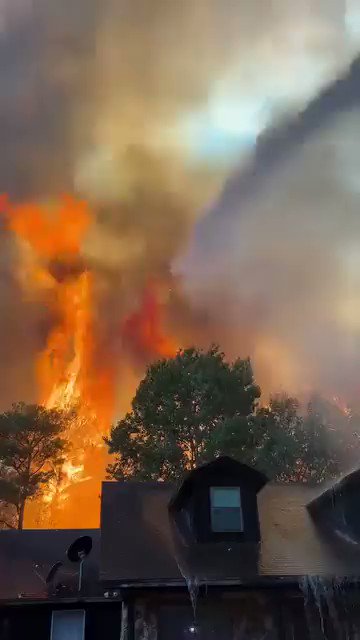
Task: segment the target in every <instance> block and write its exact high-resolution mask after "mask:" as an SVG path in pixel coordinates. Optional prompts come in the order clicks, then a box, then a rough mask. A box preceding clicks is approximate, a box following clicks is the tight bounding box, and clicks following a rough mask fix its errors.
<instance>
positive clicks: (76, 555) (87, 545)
mask: <svg viewBox="0 0 360 640" xmlns="http://www.w3.org/2000/svg"><path fill="white" fill-rule="evenodd" d="M91 549H92V539H91V538H90V536H81V538H77V539H76V540H74V542H73V543H72V544H71V545H70V547H69V548H68V550H67V552H66V555H67V557H68V558H69V560H70V562H82V561H83V560H85V558H86V556H88V555H89V553H90V551H91Z"/></svg>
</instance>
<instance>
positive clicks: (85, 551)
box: [66, 536, 92, 591]
mask: <svg viewBox="0 0 360 640" xmlns="http://www.w3.org/2000/svg"><path fill="white" fill-rule="evenodd" d="M91 549H92V539H91V537H90V536H81V538H77V539H76V540H74V542H73V543H72V544H71V545H70V547H69V548H68V550H67V553H66V555H67V557H68V559H69V560H70V562H79V563H80V568H79V582H78V591H81V586H82V577H83V564H84V560H85V559H86V558H87V556H88V555H89V553H90V551H91Z"/></svg>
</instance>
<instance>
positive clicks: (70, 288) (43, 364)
mask: <svg viewBox="0 0 360 640" xmlns="http://www.w3.org/2000/svg"><path fill="white" fill-rule="evenodd" d="M1 210H2V211H3V212H4V213H5V215H6V221H7V225H8V227H9V228H10V229H11V230H12V231H13V232H14V234H15V235H16V237H17V239H18V241H19V243H20V244H21V243H22V244H23V245H24V244H25V245H27V246H28V247H30V249H31V251H32V254H33V257H34V260H33V263H32V272H31V274H30V285H31V286H33V287H34V288H35V289H36V290H40V291H41V292H42V293H43V295H44V299H45V301H46V303H47V305H48V306H49V307H50V310H51V313H52V315H53V316H54V318H55V322H54V325H53V327H52V329H51V331H50V332H49V335H48V337H47V342H46V345H45V348H44V349H43V351H42V352H41V353H40V354H39V355H38V357H37V359H36V363H35V372H36V379H37V383H38V393H39V402H40V403H41V404H44V405H45V406H47V407H49V408H50V407H58V408H60V409H64V410H68V409H76V419H74V420H73V422H72V423H71V425H70V427H69V431H68V434H67V437H68V440H69V444H70V446H71V449H70V451H69V454H68V456H67V459H66V461H65V464H64V466H63V468H62V470H61V473H59V475H58V481H57V482H54V485H53V486H52V487H51V488H50V490H49V491H48V493H47V495H46V496H45V501H44V502H45V503H46V509H45V512H44V510H43V514H44V513H45V516H43V517H41V516H40V518H39V511H41V508H40V505H39V503H36V502H35V503H33V505H29V508H28V509H27V515H26V521H27V522H26V524H27V526H47V525H49V524H51V525H53V526H54V525H56V526H98V522H99V502H98V500H97V496H98V494H99V483H100V481H101V480H102V479H103V477H104V474H105V465H106V454H105V450H104V447H102V435H103V434H104V433H106V432H107V430H108V428H109V426H110V424H111V421H112V419H113V414H114V406H115V381H116V368H115V365H114V363H108V362H107V363H105V364H104V365H102V364H101V361H99V353H98V347H99V345H98V344H97V335H96V327H95V316H94V313H93V310H94V274H93V273H91V272H90V271H89V269H87V268H86V266H85V264H84V261H83V259H82V253H81V250H82V243H83V240H84V237H85V234H86V232H87V230H88V228H89V226H90V224H91V222H92V215H91V212H90V210H89V208H88V206H87V204H86V203H84V202H80V201H78V200H75V199H74V198H72V197H69V196H64V197H63V198H62V199H61V200H60V202H59V203H58V204H57V205H56V206H51V207H50V206H41V205H39V204H36V203H27V204H18V205H12V204H11V203H10V202H9V200H8V199H7V197H6V196H4V197H0V211H1ZM163 325H164V305H163V304H161V303H160V301H159V289H158V288H156V287H155V286H154V283H152V285H151V286H149V287H148V288H147V290H146V291H145V293H144V296H143V299H142V301H141V304H140V308H139V309H138V310H137V311H136V312H134V313H133V314H131V315H130V316H129V317H128V318H127V320H126V321H125V323H124V325H123V328H122V339H123V341H124V342H125V343H126V347H127V348H128V349H129V350H130V353H131V354H132V355H135V356H137V357H138V358H139V359H140V360H141V363H142V364H143V363H144V362H148V361H150V360H152V359H156V358H158V357H172V356H174V355H175V354H176V352H177V345H176V343H175V342H174V341H173V340H172V339H171V338H169V337H167V336H166V334H165V332H164V329H163ZM79 504H82V508H81V509H79ZM85 510H86V514H85V513H84V511H85ZM79 514H80V515H79ZM52 518H54V519H55V520H52ZM79 518H80V520H79ZM49 520H50V522H49Z"/></svg>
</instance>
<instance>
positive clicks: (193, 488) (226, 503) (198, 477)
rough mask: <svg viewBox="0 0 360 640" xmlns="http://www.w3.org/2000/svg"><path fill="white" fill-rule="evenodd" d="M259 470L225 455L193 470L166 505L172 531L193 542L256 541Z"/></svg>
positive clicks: (263, 481) (262, 482) (263, 480)
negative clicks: (173, 526) (173, 529)
mask: <svg viewBox="0 0 360 640" xmlns="http://www.w3.org/2000/svg"><path fill="white" fill-rule="evenodd" d="M266 482H267V478H266V476H264V474H263V473H260V471H257V470H256V469H252V468H251V467H248V466H247V465H245V464H242V463H241V462H238V461H237V460H233V459H232V458H228V457H226V456H224V457H221V458H216V459H215V460H213V461H212V462H208V464H205V465H203V466H202V467H199V468H198V469H193V471H191V472H190V473H189V474H188V475H187V477H186V478H185V479H184V481H183V483H182V485H181V486H180V488H179V489H178V491H177V492H176V494H175V495H174V496H173V498H172V499H171V501H170V504H169V511H170V514H171V517H172V521H173V523H174V524H176V528H175V531H176V532H177V533H178V534H179V537H180V538H181V540H183V541H185V543H186V544H187V545H191V544H193V543H211V542H216V543H217V544H221V543H226V544H227V543H229V542H234V543H235V542H236V543H243V542H244V543H246V542H256V543H257V542H260V539H261V537H260V523H259V514H258V506H257V494H258V493H259V491H260V490H261V489H262V487H263V486H264V485H265V484H266Z"/></svg>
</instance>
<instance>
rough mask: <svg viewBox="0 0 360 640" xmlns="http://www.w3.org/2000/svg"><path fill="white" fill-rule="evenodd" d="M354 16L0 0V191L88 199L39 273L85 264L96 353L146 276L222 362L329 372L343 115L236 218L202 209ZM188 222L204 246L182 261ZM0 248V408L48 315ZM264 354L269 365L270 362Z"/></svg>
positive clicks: (131, 309)
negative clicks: (68, 237)
mask: <svg viewBox="0 0 360 640" xmlns="http://www.w3.org/2000/svg"><path fill="white" fill-rule="evenodd" d="M357 25H358V17H357V15H356V9H355V7H352V6H350V3H349V6H347V5H346V4H345V2H344V3H343V2H339V0H326V1H325V0H324V1H322V0H319V1H318V2H317V3H316V7H314V3H306V2H304V3H301V6H299V3H298V2H295V1H294V2H289V0H277V1H275V2H272V3H267V4H266V6H264V3H263V2H260V1H257V2H255V1H254V2H251V3H250V2H247V0H241V1H239V2H234V1H233V0H205V1H204V2H190V1H189V2H188V1H187V0H185V1H184V2H169V1H168V0H158V1H157V2H152V1H150V0H121V1H115V0H77V2H72V1H70V0H63V1H62V2H58V1H57V0H1V2H0V53H1V55H0V61H1V62H0V65H1V77H2V82H1V86H0V105H1V106H0V137H1V141H2V153H1V156H0V191H1V192H7V193H9V194H10V196H11V197H12V199H13V200H15V201H21V200H25V199H27V200H28V199H32V200H37V201H41V202H43V201H48V202H52V201H53V200H55V199H57V198H58V197H59V195H61V194H62V193H63V192H69V193H75V194H77V195H79V196H80V197H83V198H86V199H87V200H88V201H89V203H90V206H91V209H92V211H93V224H92V226H91V228H90V230H89V233H88V236H87V238H86V241H85V243H84V246H83V255H82V262H81V265H80V264H79V265H75V266H74V265H65V267H66V268H65V267H64V265H63V264H62V263H61V264H60V263H59V264H57V263H54V265H53V272H54V274H55V277H57V278H60V279H61V278H63V277H67V275H68V272H69V270H70V271H72V270H73V268H76V269H82V268H83V265H84V267H85V266H86V267H89V268H91V270H92V271H93V273H94V274H95V276H96V277H95V282H96V309H95V310H94V313H95V315H96V318H97V332H98V336H97V338H98V349H99V353H100V352H101V357H102V358H103V359H105V360H106V359H108V360H109V361H110V360H119V359H120V351H119V340H118V336H119V328H120V327H121V326H122V324H123V322H124V319H125V318H126V317H128V316H129V314H130V315H131V314H133V313H136V310H137V309H139V308H141V304H142V300H143V296H144V289H146V286H147V284H148V282H149V281H153V280H154V281H156V282H161V286H162V295H163V296H164V300H165V303H166V306H167V308H168V317H167V321H168V322H169V323H170V324H171V325H172V327H173V328H174V331H175V333H176V337H177V339H178V341H179V344H182V343H184V342H193V341H197V342H201V341H203V342H204V343H206V342H208V341H211V340H217V341H219V342H220V344H221V345H223V346H224V348H226V350H227V352H229V353H230V354H236V353H239V352H240V353H245V352H246V353H247V352H249V353H251V354H252V355H254V356H255V360H256V363H258V365H259V372H260V375H262V376H263V380H265V379H267V380H268V379H269V378H271V384H274V385H278V384H281V383H284V384H286V383H287V382H289V383H292V382H294V384H295V383H297V382H298V380H299V378H300V374H301V375H303V374H305V376H306V380H307V381H309V382H310V380H311V382H312V381H314V383H315V382H316V383H319V384H321V383H322V382H324V383H328V382H329V380H330V382H331V376H333V380H332V382H334V383H335V382H339V383H340V382H341V376H340V375H339V376H336V375H335V373H334V370H335V368H336V367H335V362H336V361H338V358H339V357H340V353H341V354H344V353H345V351H346V350H345V351H344V350H342V348H340V342H339V340H338V337H339V335H340V336H342V337H344V336H345V334H346V335H350V338H351V340H353V336H354V335H355V334H356V330H357V329H356V330H355V329H354V328H351V330H350V329H347V330H346V331H345V329H344V327H345V325H346V322H347V321H346V320H345V316H346V317H348V316H351V318H352V317H353V315H354V314H353V313H352V312H351V311H350V310H348V311H347V312H346V311H345V309H346V308H347V307H346V304H344V305H343V304H342V303H341V302H340V300H341V295H345V290H346V291H347V292H348V296H350V297H349V299H348V301H347V304H350V302H349V300H350V298H351V295H350V293H349V291H350V290H349V288H347V289H346V287H345V280H346V282H347V283H348V280H347V278H348V277H349V278H350V275H349V276H347V275H345V270H346V269H347V267H345V262H346V255H347V254H346V252H347V246H348V245H347V243H348V242H351V243H352V244H351V247H352V252H353V254H354V255H355V258H354V260H356V246H354V240H355V239H356V235H355V231H356V229H355V208H356V205H355V198H356V197H355V196H354V195H353V191H354V189H353V187H350V186H349V185H345V183H344V182H343V175H344V173H345V172H344V163H345V162H348V163H349V169H347V170H346V175H347V179H348V181H350V182H351V180H353V181H354V182H355V183H356V180H357V178H356V173H352V170H353V168H354V166H355V165H354V161H353V156H355V155H356V149H354V148H353V146H354V145H353V140H354V131H356V127H357V114H356V113H355V114H353V115H352V116H351V118H350V117H349V118H348V117H346V116H344V118H343V120H342V121H341V122H340V123H337V124H334V125H332V126H329V129H328V130H327V131H326V132H323V133H322V134H321V136H320V137H319V136H317V134H316V133H314V139H313V140H311V141H309V142H308V143H306V145H304V148H303V149H302V150H301V151H299V152H298V153H297V155H296V154H295V155H296V157H294V158H293V159H292V160H291V163H289V166H286V167H285V169H284V170H283V173H282V174H281V175H277V176H276V177H273V178H271V180H272V181H271V182H269V184H268V186H267V188H266V189H265V188H264V189H263V190H262V191H261V193H259V194H255V195H254V197H253V196H251V198H249V200H248V202H247V203H246V205H244V206H243V207H242V208H241V211H238V210H237V205H236V202H234V200H236V198H233V199H232V201H231V203H230V204H228V203H227V204H226V206H225V204H222V203H221V201H220V203H219V205H218V207H217V211H218V212H217V213H216V214H212V215H211V218H212V217H215V218H218V216H221V219H222V216H223V214H224V210H225V209H226V212H227V213H226V221H224V222H223V223H221V225H220V226H219V225H216V224H215V226H213V223H212V222H207V213H208V211H209V210H211V209H213V207H214V204H213V203H214V201H215V200H216V198H217V196H218V194H219V192H220V190H221V188H222V185H223V183H224V181H225V180H226V178H227V177H228V176H229V175H231V173H232V172H233V171H234V170H235V167H238V166H239V167H240V170H242V168H245V169H244V170H246V166H247V164H248V162H249V157H251V155H252V154H253V152H254V148H255V145H256V141H257V138H258V136H259V135H260V134H261V133H262V132H264V131H266V130H267V129H268V128H269V127H271V126H272V125H273V124H274V123H279V122H280V123H281V122H283V119H287V118H288V117H289V116H290V115H291V114H294V113H297V112H299V111H300V110H301V109H303V108H304V106H305V105H306V104H307V103H308V102H309V101H310V100H311V99H312V98H313V96H314V95H316V94H317V93H318V91H319V90H320V89H321V88H322V87H324V86H326V85H327V84H328V83H329V82H330V81H331V80H332V79H333V78H334V77H335V76H337V75H338V74H341V73H342V72H343V70H344V69H345V68H346V67H347V65H348V64H349V62H350V61H351V59H352V57H353V56H354V54H355V52H356V49H357V47H358V44H359V33H358V29H357ZM294 26H296V29H294ZM344 131H345V133H344ZM346 132H347V133H346ZM340 141H341V144H340ZM350 148H351V149H350ZM351 176H352V177H351ZM355 190H356V189H355ZM341 212H345V214H346V216H347V217H346V225H345V224H343V223H341V222H340V221H341ZM200 218H203V219H204V221H203V224H202V225H201V226H199V227H198V231H199V234H200V236H203V237H200V245H199V246H197V245H196V247H195V249H194V253H192V255H187V246H188V242H189V240H190V237H191V233H192V229H193V228H194V225H195V224H196V223H197V222H198V220H199V219H200ZM214 229H215V231H213V230H214ZM209 236H211V240H210V244H208V237H209ZM3 246H4V247H5V246H6V247H8V250H7V252H6V253H5V251H4V249H3ZM210 247H211V248H210ZM209 254H211V255H210V257H209ZM1 255H2V261H3V263H4V268H3V269H2V271H1V274H0V276H1V283H0V295H1V302H2V307H4V306H5V307H6V309H7V312H6V313H4V314H3V315H2V317H1V318H0V347H1V349H2V351H1V353H4V355H6V354H8V356H9V357H3V358H2V359H1V362H2V370H3V371H4V369H5V368H6V371H10V370H11V371H12V370H13V371H14V374H13V375H9V376H8V375H6V376H5V377H6V380H7V383H6V384H7V388H6V390H5V391H6V393H4V394H2V393H1V397H0V403H2V404H3V405H4V403H6V404H8V402H9V401H10V399H19V396H20V395H22V396H23V397H25V396H26V395H27V394H29V393H30V394H31V386H32V383H31V382H30V383H29V382H28V381H29V380H30V381H31V375H30V373H29V372H30V370H31V366H32V362H33V358H34V353H35V352H37V351H38V350H39V349H40V348H41V346H42V345H43V344H44V342H45V339H46V333H47V330H48V328H49V326H50V325H51V322H52V318H51V317H50V315H49V311H48V310H47V308H46V306H45V304H44V302H43V301H42V300H39V299H29V291H28V290H27V289H26V287H24V281H23V279H22V274H21V270H20V268H19V265H21V260H22V261H23V262H24V256H23V252H20V250H19V248H18V247H15V246H14V245H13V243H12V240H11V238H10V237H9V234H8V233H7V232H6V231H5V230H2V232H1ZM185 256H187V257H185ZM20 258H21V260H20ZM180 259H181V261H182V262H181V264H182V267H181V272H182V274H183V275H182V277H181V280H180V281H178V280H177V279H176V278H174V276H173V275H172V273H171V271H172V265H173V264H174V263H175V262H176V261H178V260H180ZM341 261H342V262H341ZM349 269H350V270H351V268H350V267H349ZM351 277H353V276H352V275H351ZM354 277H355V276H354ZM348 286H350V285H348ZM340 294H341V295H340ZM350 306H351V304H350ZM219 310H221V311H219ZM341 313H343V314H344V318H343V319H342V320H341V319H340V316H341ZM346 314H347V315H346ZM338 316H339V317H338ZM325 321H326V322H325ZM324 323H325V324H324ZM340 326H341V329H340ZM343 330H344V331H343ZM342 331H343V333H342ZM11 338H12V339H11ZM333 339H335V340H336V342H335V343H332V340H333ZM344 340H345V337H344ZM351 340H350V342H351ZM350 342H349V343H347V344H348V346H347V351H346V353H348V351H349V350H350V351H351V349H352V348H353V346H354V344H355V343H353V342H351V344H350ZM356 344H357V343H356ZM9 345H11V349H10V346H9ZM330 345H331V349H328V347H329V346H330ZM351 345H352V346H351ZM280 351H281V363H282V367H283V370H282V371H279V367H278V364H275V365H274V363H273V360H272V358H271V357H269V352H270V354H272V353H273V352H274V353H275V352H276V353H277V354H279V353H280ZM329 351H331V352H332V355H331V356H330V354H329ZM259 354H260V355H259ZM261 354H262V355H261ZM350 361H351V358H350V356H349V357H347V359H346V368H344V366H343V363H340V362H339V370H341V371H342V372H344V371H345V370H346V371H347V372H348V371H350V369H351V367H350ZM275 362H276V360H275ZM320 362H321V364H320ZM294 363H295V364H294ZM271 367H274V371H273V372H272V373H271V375H270V374H269V371H270V369H271ZM294 368H297V369H298V371H294ZM309 370H311V376H310V375H308V371H309ZM324 371H326V372H327V373H326V376H323V372H324ZM354 372H355V369H354ZM265 373H266V375H265ZM290 374H291V375H290ZM291 376H292V377H293V380H292V379H291ZM344 384H345V383H344ZM29 388H30V390H29Z"/></svg>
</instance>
